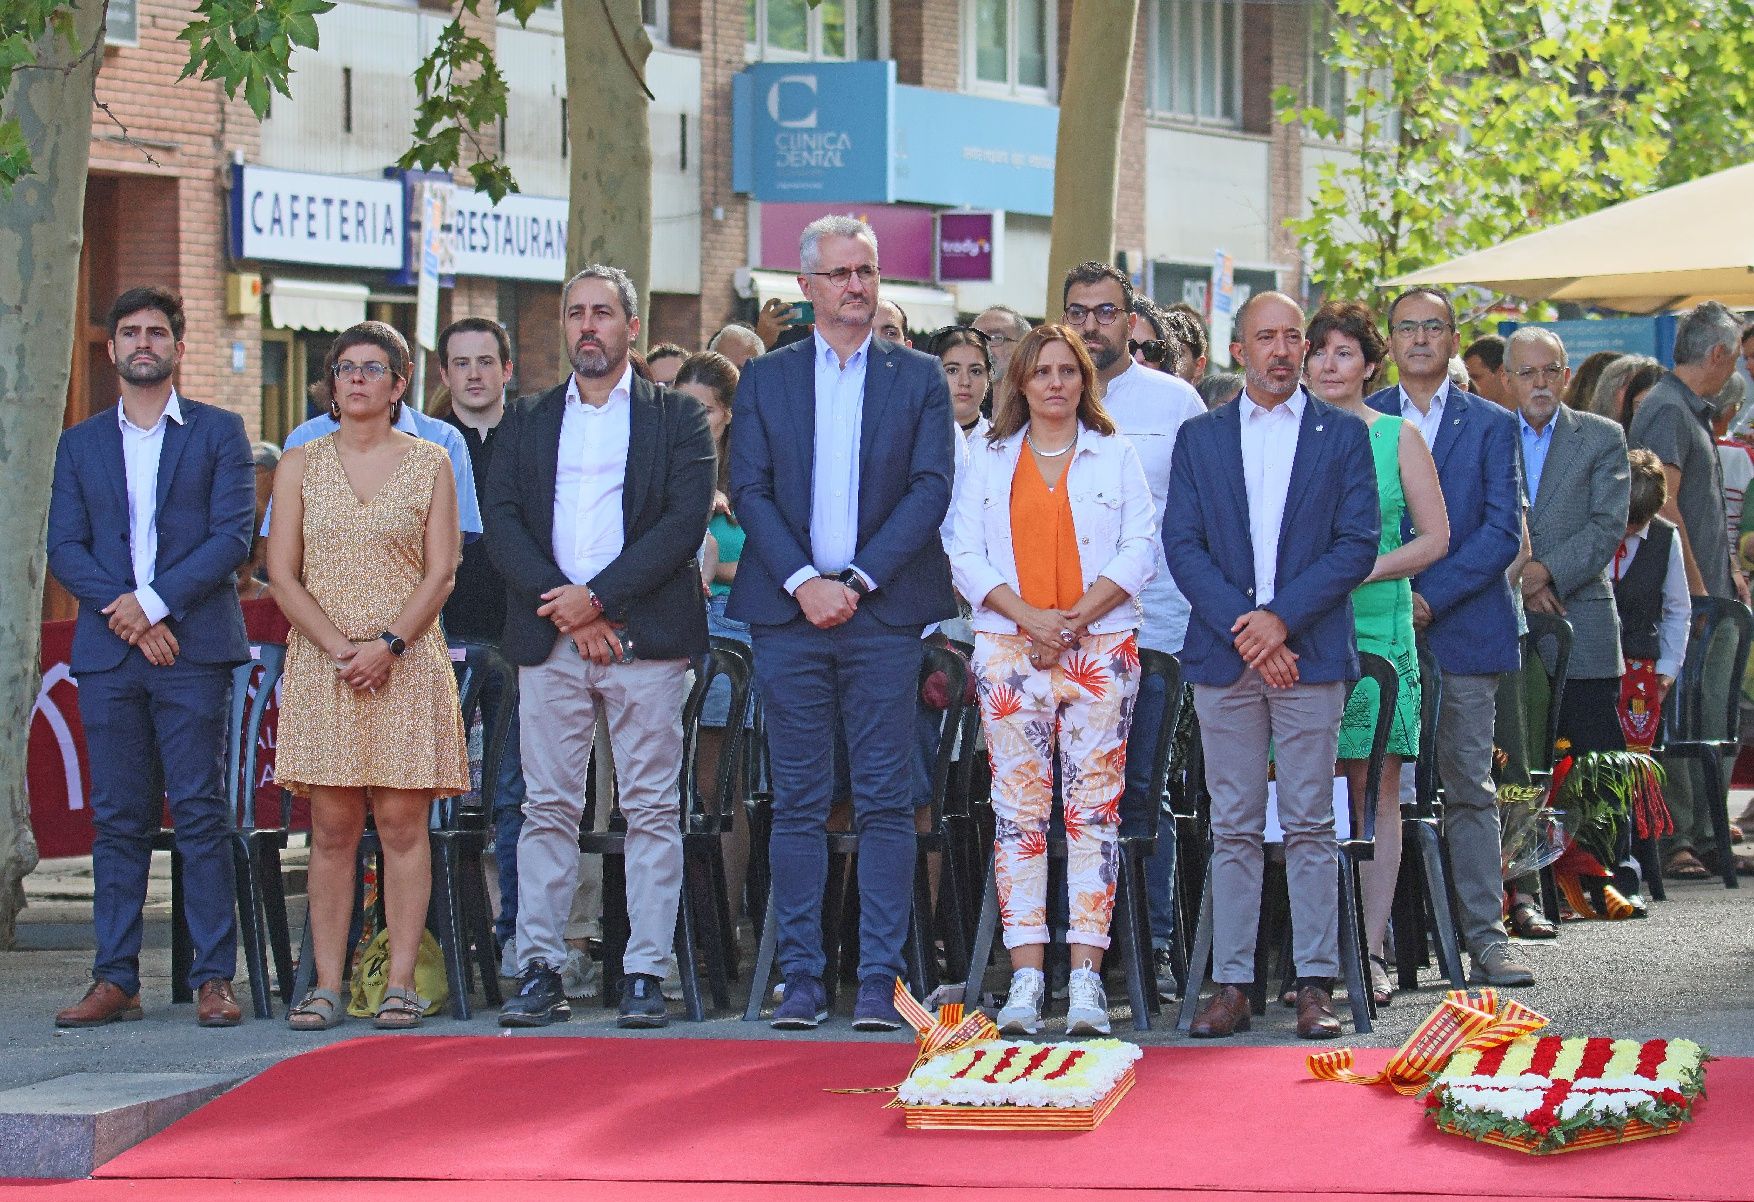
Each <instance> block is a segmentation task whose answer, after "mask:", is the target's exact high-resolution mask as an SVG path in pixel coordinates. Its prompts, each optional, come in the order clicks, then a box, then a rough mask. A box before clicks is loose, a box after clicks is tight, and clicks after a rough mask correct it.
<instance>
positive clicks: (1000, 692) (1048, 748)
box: [974, 631, 1139, 948]
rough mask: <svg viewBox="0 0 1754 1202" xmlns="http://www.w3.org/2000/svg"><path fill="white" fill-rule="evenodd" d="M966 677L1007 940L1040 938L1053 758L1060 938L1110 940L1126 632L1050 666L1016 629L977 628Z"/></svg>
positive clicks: (1131, 658)
mask: <svg viewBox="0 0 1754 1202" xmlns="http://www.w3.org/2000/svg"><path fill="white" fill-rule="evenodd" d="M974 672H975V683H976V686H977V687H978V689H979V690H980V702H981V723H982V725H983V727H984V728H985V731H986V737H987V754H988V756H989V757H990V758H991V761H992V767H993V815H994V818H995V820H996V835H995V838H994V841H993V871H994V874H995V875H996V876H997V878H998V886H999V913H1000V915H1001V916H1002V917H1003V919H1004V924H1005V946H1006V947H1008V948H1009V947H1022V946H1024V945H1027V944H1031V943H1046V942H1048V939H1049V932H1048V913H1047V891H1048V854H1047V853H1048V819H1049V817H1050V816H1051V814H1052V812H1053V803H1054V770H1053V768H1054V765H1053V757H1054V755H1055V754H1056V752H1057V753H1058V755H1059V757H1060V794H1061V798H1062V809H1063V812H1064V816H1065V825H1066V882H1067V893H1068V900H1069V902H1070V906H1069V916H1070V927H1071V933H1070V935H1069V936H1068V938H1069V941H1070V942H1072V943H1077V944H1084V945H1086V946H1089V947H1102V948H1106V947H1107V946H1108V945H1109V939H1108V928H1109V920H1110V919H1111V918H1112V917H1113V915H1114V904H1115V879H1116V868H1117V861H1118V859H1119V854H1120V852H1119V845H1118V842H1117V838H1118V836H1119V833H1120V823H1121V810H1120V806H1121V793H1122V791H1123V790H1124V789H1125V788H1126V776H1127V730H1128V727H1129V726H1130V725H1131V723H1132V717H1133V697H1134V695H1135V694H1136V693H1137V692H1138V689H1139V645H1138V641H1137V639H1136V638H1135V635H1134V632H1132V631H1123V632H1121V633H1119V634H1100V635H1085V636H1084V638H1083V639H1082V640H1080V642H1079V644H1078V646H1076V647H1074V648H1072V649H1071V650H1069V651H1067V652H1066V653H1065V654H1064V655H1062V656H1061V657H1060V662H1059V663H1057V664H1055V665H1054V666H1053V667H1052V668H1048V669H1041V668H1036V667H1033V666H1031V664H1030V662H1029V639H1028V637H1027V636H1024V635H1008V634H977V635H976V636H975V642H974Z"/></svg>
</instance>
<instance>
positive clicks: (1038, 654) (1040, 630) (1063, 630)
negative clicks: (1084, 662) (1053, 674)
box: [1017, 606, 1090, 669]
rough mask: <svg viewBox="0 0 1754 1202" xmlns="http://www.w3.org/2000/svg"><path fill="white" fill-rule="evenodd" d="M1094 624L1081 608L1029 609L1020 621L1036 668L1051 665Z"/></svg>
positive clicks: (1032, 662)
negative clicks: (1084, 615)
mask: <svg viewBox="0 0 1754 1202" xmlns="http://www.w3.org/2000/svg"><path fill="white" fill-rule="evenodd" d="M1089 627H1090V623H1089V621H1088V620H1087V619H1085V618H1084V617H1083V616H1082V615H1081V614H1080V613H1079V612H1078V610H1077V608H1076V607H1073V608H1072V609H1036V608H1035V607H1034V606H1028V607H1026V608H1025V610H1024V613H1023V617H1022V619H1021V620H1020V621H1019V622H1018V623H1017V630H1018V632H1019V633H1020V634H1022V635H1024V636H1025V637H1027V638H1028V639H1029V663H1030V666H1031V667H1034V668H1043V669H1046V668H1051V667H1053V666H1054V665H1055V664H1057V663H1059V662H1060V657H1061V656H1062V655H1064V654H1065V653H1066V652H1068V651H1070V650H1071V649H1072V648H1074V647H1076V646H1077V645H1078V641H1079V640H1080V639H1082V638H1083V637H1084V635H1085V634H1086V633H1087V632H1088V630H1089Z"/></svg>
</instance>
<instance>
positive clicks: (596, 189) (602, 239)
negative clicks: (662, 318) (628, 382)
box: [562, 0, 652, 343]
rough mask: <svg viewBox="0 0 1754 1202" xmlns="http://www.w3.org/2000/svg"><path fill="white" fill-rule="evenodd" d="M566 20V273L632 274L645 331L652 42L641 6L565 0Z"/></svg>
mask: <svg viewBox="0 0 1754 1202" xmlns="http://www.w3.org/2000/svg"><path fill="white" fill-rule="evenodd" d="M605 12H607V13H608V14H609V20H605V17H604V13H605ZM562 14H563V17H564V19H565V24H566V90H567V99H568V103H567V106H566V111H567V118H566V126H567V131H566V132H567V138H568V140H569V142H570V143H571V155H572V164H573V167H572V187H571V189H570V194H569V196H568V198H567V245H566V269H567V272H568V273H569V274H570V273H572V272H574V271H577V270H578V269H579V268H581V267H583V266H585V265H586V264H587V263H603V264H606V265H608V266H610V267H619V268H621V270H623V271H625V272H627V274H628V275H630V276H632V277H633V282H634V286H635V287H637V288H638V289H639V303H640V312H639V317H640V319H641V324H642V325H643V324H645V317H646V314H647V313H648V312H649V311H650V306H651V288H650V283H651V276H652V131H651V127H650V125H649V124H648V123H647V122H648V107H647V106H648V100H647V97H646V92H645V85H644V77H645V69H646V59H648V58H649V57H651V53H652V40H651V38H650V37H648V36H647V35H646V29H645V26H644V25H643V24H641V23H640V6H639V3H638V0H564V7H563V9H562ZM611 21H612V22H613V26H611V24H610V22H611ZM618 34H619V39H618V38H617V36H616V35H618ZM624 51H625V54H624V53H623V52H624ZM640 341H641V342H642V343H643V342H644V338H641V339H640Z"/></svg>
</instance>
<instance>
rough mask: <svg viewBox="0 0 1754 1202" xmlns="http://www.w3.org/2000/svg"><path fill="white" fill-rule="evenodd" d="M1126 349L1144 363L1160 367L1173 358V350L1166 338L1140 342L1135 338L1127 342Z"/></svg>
mask: <svg viewBox="0 0 1754 1202" xmlns="http://www.w3.org/2000/svg"><path fill="white" fill-rule="evenodd" d="M1127 349H1128V350H1130V351H1132V352H1133V353H1134V354H1135V355H1137V356H1139V357H1140V358H1141V359H1143V360H1145V362H1147V363H1150V364H1153V365H1155V366H1158V367H1161V366H1163V364H1165V363H1167V362H1169V361H1170V360H1171V359H1173V358H1174V357H1175V352H1174V348H1172V347H1171V346H1170V345H1169V340H1168V339H1167V338H1151V339H1147V340H1146V341H1144V342H1140V341H1139V340H1138V339H1137V338H1133V339H1129V340H1128V341H1127Z"/></svg>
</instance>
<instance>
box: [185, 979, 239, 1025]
mask: <svg viewBox="0 0 1754 1202" xmlns="http://www.w3.org/2000/svg"><path fill="white" fill-rule="evenodd" d="M243 1017H244V1015H243V1011H241V1010H239V1009H238V996H237V994H235V993H233V992H232V990H231V982H230V981H228V980H226V979H225V978H224V977H214V978H213V979H212V980H211V981H203V982H202V983H201V992H200V993H198V994H196V995H195V1021H196V1022H197V1023H198V1024H200V1025H201V1026H203V1027H235V1026H237V1025H238V1023H239V1021H240V1020H242V1018H243Z"/></svg>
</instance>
